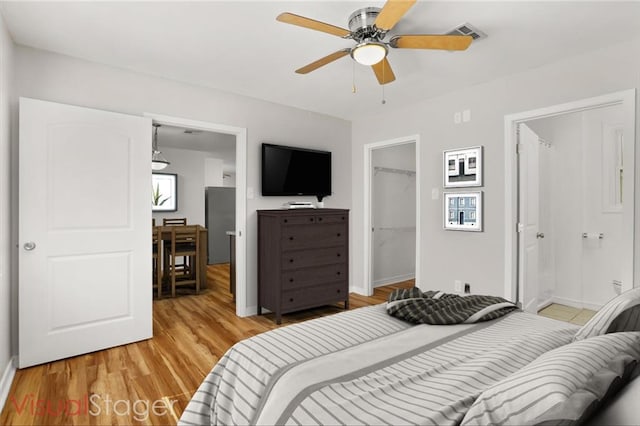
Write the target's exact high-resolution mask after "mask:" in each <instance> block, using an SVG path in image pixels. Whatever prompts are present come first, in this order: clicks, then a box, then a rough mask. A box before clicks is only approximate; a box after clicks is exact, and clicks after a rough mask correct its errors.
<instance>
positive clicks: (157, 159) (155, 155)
mask: <svg viewBox="0 0 640 426" xmlns="http://www.w3.org/2000/svg"><path fill="white" fill-rule="evenodd" d="M160 126H161V124H156V123H153V127H155V131H154V134H153V148H152V149H151V153H152V154H151V169H152V170H162V169H164V168H165V167H167V166H168V165H169V164H170V163H169V162H168V161H167V159H166V158H164V155H162V153H161V152H160V151H159V150H158V127H160Z"/></svg>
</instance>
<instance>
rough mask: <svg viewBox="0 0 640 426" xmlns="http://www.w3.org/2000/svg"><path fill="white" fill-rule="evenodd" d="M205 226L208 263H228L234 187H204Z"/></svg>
mask: <svg viewBox="0 0 640 426" xmlns="http://www.w3.org/2000/svg"><path fill="white" fill-rule="evenodd" d="M204 206H205V207H204V208H205V211H204V217H205V226H206V227H207V231H208V237H209V247H208V248H209V253H208V254H209V256H208V257H209V259H208V262H207V263H208V264H210V265H211V264H216V263H228V262H229V260H230V258H229V253H230V250H229V236H228V235H227V231H235V229H236V189H235V188H230V187H219V186H209V187H207V188H206V189H205V201H204Z"/></svg>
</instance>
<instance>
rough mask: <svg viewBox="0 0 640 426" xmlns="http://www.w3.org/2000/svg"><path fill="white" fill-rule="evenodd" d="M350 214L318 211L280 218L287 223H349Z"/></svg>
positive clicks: (283, 223) (283, 222)
mask: <svg viewBox="0 0 640 426" xmlns="http://www.w3.org/2000/svg"><path fill="white" fill-rule="evenodd" d="M348 221H349V215H347V214H346V213H338V214H335V213H317V214H301V215H297V216H288V217H283V218H282V219H280V223H281V224H282V225H284V226H287V225H310V224H312V223H320V224H322V223H347V222H348Z"/></svg>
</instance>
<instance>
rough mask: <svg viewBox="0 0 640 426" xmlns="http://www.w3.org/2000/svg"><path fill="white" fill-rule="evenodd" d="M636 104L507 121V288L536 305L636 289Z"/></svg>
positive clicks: (575, 108)
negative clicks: (508, 152) (512, 195)
mask: <svg viewBox="0 0 640 426" xmlns="http://www.w3.org/2000/svg"><path fill="white" fill-rule="evenodd" d="M634 109H635V91H633V90H632V91H628V92H620V93H614V94H611V95H607V96H603V97H599V98H593V99H587V100H584V101H578V102H574V103H570V104H565V105H559V106H556V107H550V108H546V109H543V110H537V111H532V112H528V113H523V114H520V115H517V116H508V117H506V124H507V132H508V133H507V135H506V136H507V138H506V139H507V141H508V142H507V146H512V147H514V148H516V149H513V151H512V155H513V157H510V156H507V159H511V158H515V161H514V162H513V166H514V169H512V170H508V173H507V175H509V176H510V178H509V179H510V180H509V182H511V183H510V184H508V185H507V212H509V209H510V208H512V209H513V210H511V214H509V215H508V216H507V217H512V218H514V219H513V220H514V222H515V223H513V227H512V228H511V229H508V231H507V245H509V243H510V242H511V243H512V244H513V245H512V246H511V249H512V251H511V252H510V253H508V256H507V257H506V258H507V262H506V263H507V268H506V277H505V278H507V282H509V278H511V279H512V281H510V282H511V283H517V286H512V287H511V289H507V288H506V289H505V291H506V293H507V297H509V296H511V298H512V300H517V301H519V302H520V303H522V307H523V309H525V310H526V311H529V312H532V313H536V312H538V311H539V310H540V309H542V308H544V307H545V306H547V305H549V304H552V303H554V304H561V305H565V306H568V307H571V308H577V309H583V308H584V309H589V310H598V309H599V308H600V307H601V306H602V305H604V304H605V303H606V302H607V300H609V299H611V298H612V297H614V296H615V295H616V294H618V293H619V292H621V291H623V290H627V289H630V288H631V287H633V276H634V263H635V261H636V260H635V258H634V254H633V253H634V234H635V232H637V230H635V232H634V211H635V198H634V181H635V176H634V160H635V157H634V152H635V134H634V130H635V117H634V114H633V111H634ZM509 130H514V133H515V134H512V133H509ZM511 143H513V145H511ZM508 163H509V161H508ZM510 190H513V191H514V192H515V195H516V197H515V199H513V198H511V197H510V196H509V194H510ZM508 222H510V221H508ZM511 238H514V240H511V241H510V239H511ZM510 266H512V267H513V268H512V269H511V270H510ZM509 290H511V293H509Z"/></svg>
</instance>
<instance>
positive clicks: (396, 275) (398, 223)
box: [371, 143, 416, 287]
mask: <svg viewBox="0 0 640 426" xmlns="http://www.w3.org/2000/svg"><path fill="white" fill-rule="evenodd" d="M371 164H372V166H373V167H374V170H373V174H372V179H371V204H372V215H371V217H372V220H373V223H372V226H373V227H374V228H375V231H374V233H373V241H372V246H371V247H372V252H373V253H372V258H373V264H372V272H373V284H374V286H375V287H377V286H381V285H386V284H390V283H396V282H400V281H405V280H408V279H412V278H414V277H415V272H416V175H415V173H413V174H410V173H406V174H403V173H395V172H389V171H376V170H375V167H383V168H389V169H394V170H405V171H413V172H415V171H416V144H415V143H409V144H403V145H395V146H390V147H384V148H378V149H375V150H373V151H372V153H371Z"/></svg>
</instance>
